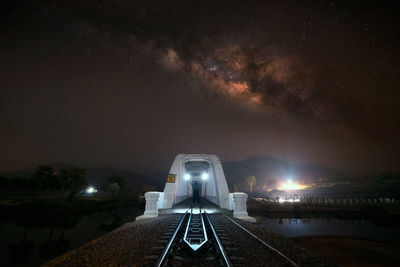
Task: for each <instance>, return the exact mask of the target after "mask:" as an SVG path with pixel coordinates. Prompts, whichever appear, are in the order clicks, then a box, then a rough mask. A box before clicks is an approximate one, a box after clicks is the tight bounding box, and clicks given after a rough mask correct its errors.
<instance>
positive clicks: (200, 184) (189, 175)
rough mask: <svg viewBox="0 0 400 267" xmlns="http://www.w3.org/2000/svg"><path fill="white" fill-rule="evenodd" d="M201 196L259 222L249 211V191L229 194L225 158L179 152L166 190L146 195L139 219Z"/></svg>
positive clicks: (239, 217)
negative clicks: (223, 160) (142, 211)
mask: <svg viewBox="0 0 400 267" xmlns="http://www.w3.org/2000/svg"><path fill="white" fill-rule="evenodd" d="M200 197H202V198H205V199H207V200H208V201H210V202H212V203H214V204H215V205H216V206H217V207H219V208H220V209H225V210H231V211H233V215H234V217H235V218H238V219H241V220H245V221H250V222H254V221H255V219H254V218H252V217H249V216H248V213H247V208H246V201H247V194H246V193H243V192H238V193H229V189H228V184H227V182H226V178H225V174H224V171H223V168H222V165H221V161H220V160H219V158H218V157H217V156H216V155H212V154H179V155H177V156H176V157H175V160H174V162H173V163H172V166H171V169H170V171H169V174H168V177H167V181H166V183H165V187H164V191H163V192H154V191H151V192H147V193H146V194H145V199H146V210H145V212H144V214H143V215H142V216H139V217H137V218H136V220H140V219H147V218H154V217H157V216H158V214H159V210H165V209H172V208H173V207H174V206H175V205H177V204H179V203H182V202H183V201H185V200H187V199H192V201H193V202H194V203H196V202H199V200H200ZM172 212H173V211H172Z"/></svg>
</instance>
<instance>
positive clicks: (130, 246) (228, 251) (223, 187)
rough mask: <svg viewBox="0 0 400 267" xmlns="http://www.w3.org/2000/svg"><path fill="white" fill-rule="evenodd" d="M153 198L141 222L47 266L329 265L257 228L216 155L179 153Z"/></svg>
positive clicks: (150, 196) (149, 198)
mask: <svg viewBox="0 0 400 267" xmlns="http://www.w3.org/2000/svg"><path fill="white" fill-rule="evenodd" d="M145 198H146V208H145V212H144V214H143V215H142V216H139V217H137V218H136V220H135V221H133V222H129V223H126V224H125V225H123V226H121V227H119V228H118V229H116V230H114V231H112V232H110V233H108V234H106V235H104V236H102V237H100V238H98V239H96V240H94V241H92V242H89V243H87V244H85V245H83V246H81V247H79V248H77V249H74V250H73V251H71V252H69V253H67V254H64V255H62V256H60V257H58V258H56V259H53V260H52V261H50V262H49V263H47V264H46V265H45V266H156V267H160V266H227V267H231V266H244V265H249V266H329V264H326V262H324V261H323V260H321V259H319V258H316V257H315V256H313V255H312V254H309V253H307V252H306V251H305V250H304V249H302V248H299V247H298V246H296V245H294V244H292V243H291V242H290V241H289V240H286V239H285V238H283V237H282V236H279V235H276V234H274V233H272V232H271V231H270V230H268V229H267V228H266V227H264V226H263V225H262V222H259V223H254V221H255V220H254V218H251V217H249V216H248V214H247V209H246V200H247V194H245V193H229V190H228V185H227V183H226V179H225V175H224V172H223V169H222V166H221V162H220V161H219V159H218V157H217V156H215V155H208V154H180V155H178V156H176V158H175V160H174V162H173V164H172V166H171V170H170V172H169V175H168V177H167V181H166V184H165V187H164V191H163V192H147V193H146V194H145ZM232 211H233V212H232Z"/></svg>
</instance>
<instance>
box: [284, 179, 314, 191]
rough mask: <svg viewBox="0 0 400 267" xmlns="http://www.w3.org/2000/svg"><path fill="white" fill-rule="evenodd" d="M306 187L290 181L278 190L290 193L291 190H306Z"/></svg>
mask: <svg viewBox="0 0 400 267" xmlns="http://www.w3.org/2000/svg"><path fill="white" fill-rule="evenodd" d="M308 187H309V186H308V185H304V184H299V183H293V182H292V181H288V182H287V183H283V184H281V185H280V186H279V187H278V189H279V190H283V191H292V190H302V189H306V188H308Z"/></svg>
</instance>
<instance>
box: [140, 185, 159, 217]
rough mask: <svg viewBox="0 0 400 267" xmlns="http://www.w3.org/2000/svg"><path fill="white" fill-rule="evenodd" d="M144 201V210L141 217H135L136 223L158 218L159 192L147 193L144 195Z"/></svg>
mask: <svg viewBox="0 0 400 267" xmlns="http://www.w3.org/2000/svg"><path fill="white" fill-rule="evenodd" d="M144 197H145V199H146V208H145V211H144V214H143V215H142V216H139V217H136V221H138V220H142V219H147V218H155V217H158V201H159V199H160V192H147V193H146V194H144Z"/></svg>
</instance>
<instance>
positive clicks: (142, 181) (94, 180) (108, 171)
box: [0, 162, 164, 186]
mask: <svg viewBox="0 0 400 267" xmlns="http://www.w3.org/2000/svg"><path fill="white" fill-rule="evenodd" d="M47 165H50V166H52V167H53V168H54V169H55V170H60V169H71V168H78V167H81V166H77V165H73V164H68V163H61V162H57V163H52V164H47ZM85 170H86V177H87V181H88V183H89V184H93V185H97V186H100V185H101V184H103V183H104V182H105V181H106V180H107V178H108V177H110V176H121V177H123V178H124V179H125V180H126V181H127V183H128V184H129V185H137V186H143V185H151V186H160V185H161V182H162V181H164V180H163V179H156V178H153V177H148V176H146V175H143V174H139V173H136V172H132V171H129V170H121V169H116V168H110V167H98V168H85ZM34 173H35V169H27V170H17V171H11V172H5V173H0V176H2V177H6V178H16V177H20V178H29V177H31V176H32V175H33V174H34Z"/></svg>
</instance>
